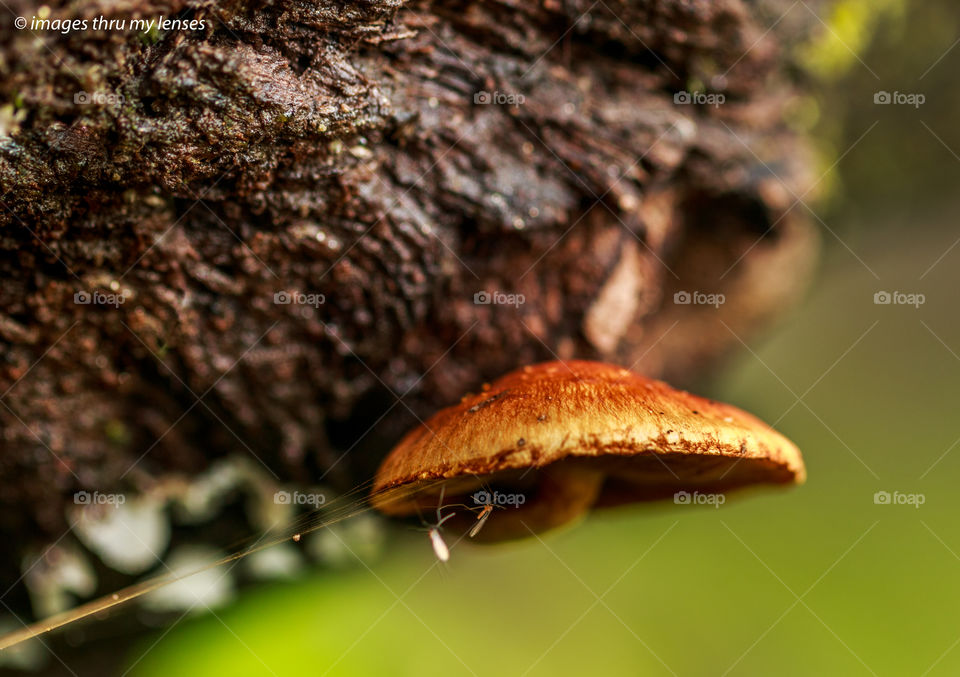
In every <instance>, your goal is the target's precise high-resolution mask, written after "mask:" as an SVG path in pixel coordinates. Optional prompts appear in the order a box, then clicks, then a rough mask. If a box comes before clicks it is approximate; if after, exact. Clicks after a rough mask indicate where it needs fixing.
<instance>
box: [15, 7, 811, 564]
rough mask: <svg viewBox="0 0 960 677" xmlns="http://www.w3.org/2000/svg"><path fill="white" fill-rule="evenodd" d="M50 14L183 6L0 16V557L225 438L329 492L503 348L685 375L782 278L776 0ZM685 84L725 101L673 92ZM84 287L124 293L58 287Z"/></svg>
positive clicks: (201, 456) (217, 452)
mask: <svg viewBox="0 0 960 677" xmlns="http://www.w3.org/2000/svg"><path fill="white" fill-rule="evenodd" d="M9 4H10V7H11V8H12V9H13V10H14V12H16V13H17V14H19V15H23V16H26V17H27V18H29V17H31V16H32V15H33V14H35V13H36V11H37V5H36V4H34V3H29V2H11V3H9ZM50 6H51V7H52V13H51V16H52V17H59V16H68V14H67V12H69V13H70V14H69V16H86V17H94V16H98V15H106V16H108V17H110V16H114V17H117V18H130V17H134V16H142V17H152V16H156V15H160V14H163V15H166V16H173V17H203V18H205V19H206V21H207V25H208V27H207V29H206V30H205V31H203V32H193V33H191V32H167V33H159V34H155V35H151V36H148V37H146V38H144V37H141V36H138V35H135V34H131V33H130V32H129V31H125V32H111V33H95V32H91V31H86V32H78V33H72V34H69V35H66V36H64V35H60V34H56V33H52V32H46V33H38V34H36V36H35V35H33V34H31V32H30V31H28V30H27V31H17V30H15V29H14V28H13V27H12V25H11V24H10V22H7V21H5V22H4V23H3V26H2V28H0V35H2V45H3V46H2V48H0V100H2V101H6V102H11V103H13V104H15V105H13V106H9V107H8V108H7V109H6V110H5V112H4V113H3V115H4V117H3V118H2V120H0V122H2V124H3V126H4V129H5V131H6V134H5V135H4V136H3V137H2V138H0V195H2V203H3V207H4V208H3V209H2V210H0V276H2V278H3V284H2V288H0V351H2V360H0V394H2V398H0V404H2V406H0V424H2V427H3V428H2V429H3V437H2V442H0V443H2V450H0V537H2V538H3V540H4V541H5V542H6V543H8V544H15V547H14V548H9V549H5V555H4V561H3V562H2V563H0V565H2V566H3V567H4V571H5V572H6V573H5V574H4V580H8V578H7V575H8V574H9V575H10V576H11V578H10V580H12V578H15V577H16V575H18V574H16V569H17V568H18V567H19V565H20V557H21V555H22V553H23V552H25V551H26V550H27V549H35V548H36V547H37V546H38V545H40V544H43V543H46V542H49V541H52V540H55V539H56V538H58V537H59V536H60V535H61V534H62V533H63V531H64V529H65V527H66V521H65V517H64V515H65V512H66V509H67V508H68V507H69V505H70V503H71V501H70V497H71V495H72V493H73V492H74V491H76V490H78V489H90V490H94V489H97V490H101V491H111V490H114V491H125V492H133V493H136V492H140V491H148V490H149V489H150V488H151V487H153V486H155V485H156V483H157V482H158V481H159V480H160V479H162V478H163V477H165V476H167V475H169V474H171V473H176V474H179V475H191V474H194V473H196V472H198V471H200V470H201V469H203V468H205V467H207V466H208V464H209V463H210V462H211V460H212V459H215V458H218V457H223V456H227V455H230V454H239V455H247V456H251V455H255V456H256V457H257V458H258V459H259V460H261V461H262V462H263V463H264V464H265V465H266V466H269V468H270V470H271V472H273V473H275V474H276V475H277V476H278V477H280V478H282V479H284V480H290V481H295V482H312V481H315V480H316V479H317V478H318V477H321V476H323V477H324V481H325V482H328V483H333V484H335V485H339V486H340V487H344V488H346V487H350V486H353V485H355V484H357V483H359V482H361V481H363V480H365V479H367V478H369V477H370V476H371V475H372V471H373V468H375V466H376V463H377V461H378V459H379V458H381V457H382V456H383V454H384V453H385V452H386V451H387V450H388V448H389V445H390V443H391V442H392V441H394V440H395V439H396V438H397V435H398V434H399V433H400V432H402V431H403V430H404V429H405V428H406V427H408V426H409V425H411V424H413V423H415V418H414V415H416V416H420V417H424V416H426V415H428V414H429V413H430V412H431V411H432V410H434V409H435V408H436V407H438V406H441V405H445V404H449V403H450V402H453V401H455V400H456V399H457V398H459V397H460V396H461V395H462V394H463V393H464V392H466V391H468V390H469V389H471V388H476V387H477V386H479V385H480V384H481V383H483V382H484V381H485V380H489V379H492V378H494V377H496V376H497V375H499V374H501V373H503V372H505V371H507V370H509V369H512V368H514V367H516V366H518V365H520V364H522V363H526V362H534V361H539V360H545V359H554V358H555V357H560V358H573V357H577V358H585V359H603V360H609V361H614V362H617V363H620V364H623V365H627V366H631V365H633V366H635V368H637V369H638V370H640V371H642V372H644V373H646V374H648V375H651V376H657V377H667V378H669V379H672V380H674V381H676V382H680V383H684V382H690V381H691V380H692V379H693V378H695V377H698V376H699V375H700V374H702V373H703V371H704V370H705V369H706V368H707V367H708V366H709V365H710V364H712V363H714V362H715V361H716V359H717V358H718V357H719V356H720V355H722V354H723V353H725V352H727V351H728V350H729V349H730V348H732V347H737V346H739V345H740V344H739V339H738V336H741V337H745V336H747V335H748V332H750V331H752V330H754V329H755V328H757V327H759V326H762V325H763V324H764V323H765V322H767V320H768V319H769V318H770V317H772V316H773V315H774V314H775V313H776V312H778V311H780V310H781V309H782V308H783V307H784V306H785V305H786V304H787V303H788V302H789V301H790V300H791V299H792V298H793V297H794V296H795V294H796V293H797V291H798V290H799V288H800V287H801V285H802V281H803V279H804V278H805V277H806V276H807V273H808V271H809V267H810V263H811V261H812V258H813V251H814V249H815V237H814V235H813V231H812V229H811V228H810V226H809V224H808V223H807V222H806V221H805V220H804V218H803V216H804V214H803V210H802V208H793V209H791V207H792V206H793V202H794V195H793V194H791V193H795V194H796V195H802V194H803V192H804V190H805V189H806V167H807V161H806V155H805V153H804V148H803V144H802V142H801V141H799V140H797V139H796V138H794V136H793V135H792V134H791V133H790V132H789V131H788V130H787V128H786V126H785V125H784V123H783V110H784V106H785V104H786V103H787V102H788V100H789V98H790V97H791V96H792V95H793V88H794V84H795V83H793V82H792V81H791V79H790V77H789V76H788V73H787V71H788V65H787V62H786V58H785V55H784V53H783V51H782V50H781V49H780V45H781V44H783V43H784V41H785V40H798V39H799V38H800V36H801V35H802V32H803V31H804V30H806V28H807V27H806V26H798V25H796V24H794V25H790V26H787V25H785V24H788V23H789V22H784V25H778V27H777V29H776V30H774V31H772V32H770V33H765V31H766V30H767V27H768V26H769V25H770V24H772V23H773V22H774V21H775V20H776V18H777V16H778V15H779V13H780V11H783V9H785V6H783V7H781V6H780V4H779V3H777V2H746V1H745V0H710V1H708V0H694V1H692V2H691V1H690V0H644V1H640V0H630V1H627V0H602V1H601V2H598V3H593V2H591V1H590V0H544V1H543V2H519V1H516V2H515V1H513V0H500V1H495V0H483V1H474V2H456V1H453V0H442V1H435V2H425V1H424V2H409V3H403V2H401V1H400V0H365V1H362V2H333V1H330V0H319V1H316V2H294V1H287V0H283V1H281V2H277V3H273V4H260V3H241V2H226V3H207V2H177V1H170V2H151V1H148V0H133V1H131V2H129V3H121V4H117V3H111V2H105V1H96V0H87V1H86V2H81V3H69V4H68V3H50ZM67 7H69V10H68V9H66V8H67ZM811 20H812V19H811ZM697 83H702V86H703V87H704V88H706V90H708V91H711V92H719V93H723V94H724V95H725V97H726V102H725V103H724V104H723V105H720V106H716V107H714V106H702V105H675V104H674V94H675V93H676V92H678V91H681V90H690V89H695V88H699V87H700V86H701V85H698V84H697ZM80 91H84V92H88V93H99V94H100V95H107V94H112V95H122V97H123V100H122V102H121V103H114V102H113V101H114V100H113V99H107V98H105V97H104V96H100V97H99V98H98V99H96V101H97V102H95V103H92V104H90V103H86V104H85V103H76V102H75V98H74V97H75V95H76V94H77V92H80ZM479 92H490V93H491V95H492V94H493V93H494V92H496V93H499V94H500V95H503V96H506V97H511V96H512V97H519V96H522V97H523V102H522V103H520V104H518V105H510V104H509V103H507V104H503V103H493V104H484V103H482V100H477V99H475V97H476V95H477V94H478V93H479ZM501 100H502V97H501ZM508 100H509V99H508ZM512 101H514V102H517V101H518V99H516V98H515V99H512ZM95 290H98V291H100V292H102V293H104V294H109V293H111V292H126V293H127V297H126V301H125V302H124V303H123V304H122V305H120V306H119V307H117V308H113V307H110V306H104V305H96V304H94V305H83V304H77V303H75V302H74V295H75V294H76V293H78V292H81V291H87V292H93V291H95ZM281 290H288V291H300V292H303V293H315V294H323V295H324V296H325V303H324V304H323V305H321V306H319V307H318V308H310V307H306V306H298V305H277V304H275V303H274V295H275V294H276V293H277V292H279V291H281ZM480 290H488V291H490V292H494V291H499V292H503V293H514V294H522V295H524V296H525V300H526V302H525V304H523V305H521V306H519V307H512V306H507V305H482V304H481V305H478V304H475V303H474V294H475V293H476V292H478V291H480ZM684 290H686V291H700V292H704V293H723V294H725V295H726V300H727V302H726V303H725V304H724V305H722V306H721V307H720V308H719V309H717V308H713V307H711V306H703V305H678V304H675V303H674V302H673V295H674V293H675V292H677V291H684ZM399 395H404V397H403V404H401V405H396V406H393V407H392V408H391V405H395V401H396V396H399ZM200 396H202V402H201V403H199V404H197V403H196V402H197V398H198V397H200ZM383 414H386V416H385V417H384V418H383V419H382V420H380V417H381V415H383ZM378 420H379V423H378V425H377V427H376V429H375V430H374V431H373V432H372V433H371V434H366V433H367V431H368V429H369V427H370V425H372V424H373V423H374V422H376V421H378ZM348 449H350V450H351V451H350V452H349V453H348V454H346V456H345V457H344V458H343V460H342V461H338V460H337V459H339V458H340V457H341V455H342V454H343V453H344V451H346V450H348ZM137 459H140V460H139V461H138V460H137ZM131 466H133V469H132V470H130V468H131ZM128 470H130V471H129V472H128ZM327 471H330V472H329V474H327Z"/></svg>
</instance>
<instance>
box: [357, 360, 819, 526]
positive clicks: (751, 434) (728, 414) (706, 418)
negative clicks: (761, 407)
mask: <svg viewBox="0 0 960 677" xmlns="http://www.w3.org/2000/svg"><path fill="white" fill-rule="evenodd" d="M804 477H805V471H804V466H803V459H802V458H801V456H800V451H799V450H798V449H797V447H796V446H795V445H794V444H793V443H792V442H790V440H788V439H787V438H785V437H784V436H783V435H781V434H780V433H778V432H776V431H775V430H773V429H772V428H770V426H768V425H767V424H765V423H763V422H762V421H761V420H759V419H758V418H756V417H754V416H752V415H751V414H748V413H746V412H744V411H742V410H741V409H738V408H736V407H734V406H731V405H729V404H723V403H721V402H715V401H713V400H708V399H705V398H702V397H698V396H697V395H692V394H690V393H687V392H684V391H680V390H676V389H674V388H671V387H670V386H669V385H667V384H666V383H663V382H662V381H656V380H653V379H648V378H645V377H643V376H640V375H639V374H636V373H634V372H632V371H629V370H627V369H624V368H622V367H618V366H615V365H609V364H603V363H599V362H586V361H569V362H548V363H544V364H538V365H534V366H529V367H524V368H522V369H519V370H517V371H514V372H511V373H509V374H507V375H505V376H503V377H501V378H500V379H498V380H497V381H495V382H494V383H492V384H490V385H489V386H484V388H483V391H482V392H481V393H479V394H476V395H468V396H466V397H464V398H463V399H462V400H461V402H460V403H459V404H457V405H454V406H451V407H448V408H446V409H443V410H441V411H439V412H437V413H436V414H435V415H434V416H433V417H431V418H430V419H429V420H428V421H426V423H424V424H423V425H418V426H417V427H416V428H414V429H413V430H411V431H410V432H409V433H408V434H407V435H406V436H405V437H404V438H403V439H402V440H401V441H400V443H399V444H398V445H397V446H396V447H395V448H394V449H393V451H392V452H391V453H390V454H389V455H388V456H387V458H386V459H385V460H384V461H383V463H382V464H381V465H380V468H379V470H378V471H377V475H376V478H375V480H374V486H373V491H372V495H371V500H372V502H373V504H374V506H375V507H377V508H378V509H379V510H380V511H381V512H383V513H385V514H388V515H393V516H408V515H413V514H416V513H417V512H418V511H421V510H424V509H429V508H431V507H432V508H435V507H436V501H437V498H436V497H437V495H438V493H439V487H440V485H441V484H443V485H444V486H445V487H446V489H445V495H446V497H447V502H448V503H467V504H468V505H470V504H471V500H470V494H471V492H474V491H477V490H480V489H484V490H485V489H490V490H492V491H496V492H498V493H499V494H500V495H503V496H508V495H514V496H516V495H519V496H522V497H523V499H522V504H521V505H519V506H516V507H508V508H507V510H499V511H497V512H496V514H494V515H493V516H492V517H491V519H490V526H488V527H485V529H484V534H485V536H486V540H503V539H507V538H516V537H522V536H528V535H530V532H538V531H543V530H545V529H549V528H553V527H556V526H560V525H561V524H564V523H566V522H569V521H572V520H574V519H576V518H577V517H579V516H581V515H582V514H584V513H585V512H586V511H588V510H589V509H590V508H592V507H599V506H610V505H619V504H624V503H633V502H637V501H649V500H656V499H662V498H667V497H670V496H674V495H676V494H677V492H681V491H687V492H693V491H699V492H701V493H723V492H726V491H729V490H731V489H735V488H739V487H743V486H748V485H754V484H794V483H800V482H803V480H804ZM401 488H402V489H403V490H402V491H400V489H401ZM393 489H397V491H396V492H394V491H391V490H393ZM488 493H489V492H488ZM516 502H519V501H516ZM465 517H466V518H469V517H470V515H469V513H467V514H466V515H465Z"/></svg>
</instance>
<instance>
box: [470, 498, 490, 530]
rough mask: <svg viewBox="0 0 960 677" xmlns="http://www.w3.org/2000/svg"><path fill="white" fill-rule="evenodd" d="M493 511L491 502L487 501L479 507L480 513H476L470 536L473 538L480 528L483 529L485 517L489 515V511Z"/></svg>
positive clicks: (485, 521) (487, 517)
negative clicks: (475, 521) (475, 520)
mask: <svg viewBox="0 0 960 677" xmlns="http://www.w3.org/2000/svg"><path fill="white" fill-rule="evenodd" d="M492 512H493V504H492V503H488V504H487V505H485V506H483V508H481V509H480V513H479V514H478V515H477V523H476V524H474V525H473V528H471V529H470V538H473V537H474V536H476V535H477V534H479V533H480V530H481V529H483V525H484V524H486V523H487V519H489V517H490V513H492Z"/></svg>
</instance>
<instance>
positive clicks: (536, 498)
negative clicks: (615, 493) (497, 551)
mask: <svg viewBox="0 0 960 677" xmlns="http://www.w3.org/2000/svg"><path fill="white" fill-rule="evenodd" d="M539 473H540V474H539V477H538V480H539V481H538V482H537V485H536V488H535V490H534V491H535V493H534V495H532V496H528V497H527V501H526V502H525V503H524V504H523V505H521V506H519V507H517V508H514V507H508V508H507V511H509V512H508V514H502V513H503V512H505V511H497V512H498V513H501V514H494V515H492V516H491V517H490V521H489V523H488V524H487V526H486V527H485V528H484V529H483V530H482V531H481V532H480V533H478V534H477V536H476V539H475V540H477V541H505V540H513V539H518V538H529V537H530V536H531V535H532V534H536V533H541V532H543V531H548V530H550V529H555V528H557V527H559V526H562V525H564V524H569V523H573V522H576V521H578V520H579V519H580V518H582V517H583V516H584V515H585V514H586V513H587V512H588V511H589V510H590V508H591V507H592V506H593V504H594V502H595V501H596V500H597V497H598V496H599V494H600V489H601V487H602V486H603V480H604V474H603V473H602V472H600V471H597V470H594V469H592V468H589V467H587V465H586V464H582V463H570V462H567V461H558V462H556V463H551V464H550V465H547V466H545V467H543V468H542V469H540V471H539Z"/></svg>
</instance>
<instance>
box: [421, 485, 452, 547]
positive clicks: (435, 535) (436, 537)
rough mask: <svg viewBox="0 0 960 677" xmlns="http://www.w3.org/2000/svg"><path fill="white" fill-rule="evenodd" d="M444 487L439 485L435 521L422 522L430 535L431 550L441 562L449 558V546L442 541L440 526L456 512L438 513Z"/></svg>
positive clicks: (441, 504) (441, 503) (441, 506)
mask: <svg viewBox="0 0 960 677" xmlns="http://www.w3.org/2000/svg"><path fill="white" fill-rule="evenodd" d="M445 489H446V487H443V486H441V487H440V502H439V503H437V521H436V523H434V524H426V523H424V526H425V527H426V528H427V535H429V536H430V544H431V545H432V546H433V552H434V554H435V555H436V556H437V559H438V560H440V561H441V562H448V561H449V560H450V548H448V547H447V543H446V541H444V540H443V536H441V535H440V527H441V526H442V525H443V523H444V522H446V521H447V520H448V519H450V518H451V517H453V516H454V515H456V514H457V513H455V512H452V513H450V514H449V515H446V516H441V514H440V511H441V509H442V508H443V492H444V490H445Z"/></svg>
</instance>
